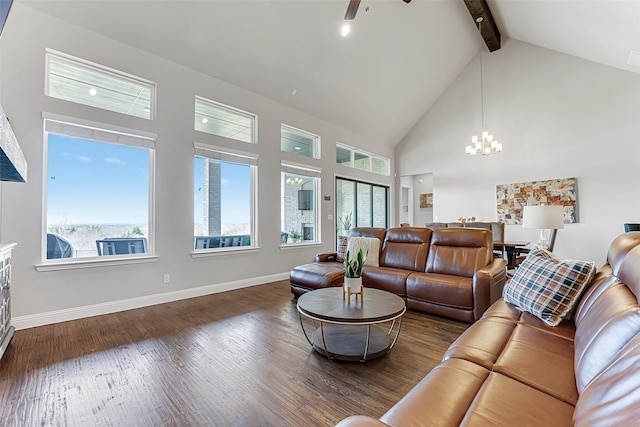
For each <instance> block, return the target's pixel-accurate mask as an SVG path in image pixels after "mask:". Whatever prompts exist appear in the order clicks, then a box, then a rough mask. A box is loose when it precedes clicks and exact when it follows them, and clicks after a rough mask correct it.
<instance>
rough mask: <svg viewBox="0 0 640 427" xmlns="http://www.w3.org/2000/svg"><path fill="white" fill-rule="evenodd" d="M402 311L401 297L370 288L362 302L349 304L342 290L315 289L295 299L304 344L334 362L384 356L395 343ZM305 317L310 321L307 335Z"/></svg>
mask: <svg viewBox="0 0 640 427" xmlns="http://www.w3.org/2000/svg"><path fill="white" fill-rule="evenodd" d="M405 311H407V308H406V305H405V302H404V300H403V299H402V298H400V297H399V296H397V295H395V294H392V293H391V292H386V291H381V290H379V289H373V288H365V289H364V297H363V299H359V300H356V301H354V300H353V299H352V300H351V304H349V303H347V301H346V300H344V299H343V298H342V287H332V288H324V289H317V290H315V291H311V292H307V293H306V294H303V295H301V296H300V297H299V298H298V314H299V317H300V326H302V331H303V332H304V335H305V337H306V338H307V341H309V344H311V345H312V346H313V349H314V350H315V351H317V352H318V353H320V354H324V355H326V356H327V357H328V358H329V359H337V360H348V361H361V362H364V361H366V360H369V359H374V358H376V357H380V356H382V355H383V354H385V353H386V352H387V351H388V350H389V349H390V348H393V346H394V345H395V343H396V341H397V340H398V335H400V327H401V326H402V315H403V314H404V313H405ZM305 318H306V319H311V321H313V326H314V330H313V332H311V333H310V334H309V333H308V332H307V329H305V326H304V322H303V319H305ZM307 323H310V322H307ZM385 324H387V325H385ZM383 326H385V327H384V328H383Z"/></svg>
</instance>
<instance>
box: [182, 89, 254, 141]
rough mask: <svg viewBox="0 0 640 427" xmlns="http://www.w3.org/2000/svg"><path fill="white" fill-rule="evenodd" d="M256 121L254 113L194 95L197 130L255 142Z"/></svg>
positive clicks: (195, 125)
mask: <svg viewBox="0 0 640 427" xmlns="http://www.w3.org/2000/svg"><path fill="white" fill-rule="evenodd" d="M256 122H257V117H256V115H255V114H251V113H248V112H246V111H242V110H239V109H237V108H234V107H230V106H228V105H224V104H220V103H219V102H215V101H211V100H208V99H205V98H201V97H199V96H196V103H195V124H194V128H195V130H197V131H200V132H206V133H210V134H212V135H218V136H223V137H225V138H231V139H235V140H238V141H242V142H249V143H252V144H255V143H256Z"/></svg>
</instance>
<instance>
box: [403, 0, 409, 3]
mask: <svg viewBox="0 0 640 427" xmlns="http://www.w3.org/2000/svg"><path fill="white" fill-rule="evenodd" d="M402 1H403V2H405V3H411V0H402Z"/></svg>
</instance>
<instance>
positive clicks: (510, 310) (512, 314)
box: [482, 298, 522, 321]
mask: <svg viewBox="0 0 640 427" xmlns="http://www.w3.org/2000/svg"><path fill="white" fill-rule="evenodd" d="M520 316H522V311H521V310H519V309H518V307H516V306H515V305H513V304H509V303H508V302H506V301H505V300H504V298H500V299H499V300H498V301H496V302H494V303H493V304H492V305H491V306H490V307H489V308H488V309H487V311H485V312H484V314H483V315H482V319H485V318H488V317H500V318H502V319H509V320H513V321H518V320H519V319H520Z"/></svg>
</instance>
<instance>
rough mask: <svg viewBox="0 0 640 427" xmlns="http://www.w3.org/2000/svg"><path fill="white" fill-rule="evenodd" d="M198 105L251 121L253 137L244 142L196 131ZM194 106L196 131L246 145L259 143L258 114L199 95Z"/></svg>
mask: <svg viewBox="0 0 640 427" xmlns="http://www.w3.org/2000/svg"><path fill="white" fill-rule="evenodd" d="M198 103H202V104H204V105H207V106H209V107H212V108H217V109H219V110H223V111H226V112H227V113H231V114H235V115H237V116H239V117H243V118H246V119H249V120H250V122H251V125H250V126H249V131H250V132H251V136H250V138H249V141H243V140H241V139H237V138H233V137H228V136H224V135H218V134H217V133H211V132H205V131H201V130H198V129H196V127H195V123H196V120H197V117H196V106H197V105H198ZM193 106H194V107H193V108H194V110H193V120H194V122H193V127H194V130H195V131H196V132H202V133H205V134H207V135H214V136H217V137H219V138H225V139H232V140H234V141H239V142H244V143H246V144H257V143H258V115H257V114H254V113H250V112H248V111H244V110H241V109H240V108H236V107H232V106H230V105H226V104H223V103H221V102H217V101H214V100H212V99H207V98H204V97H202V96H198V95H196V97H195V102H194V104H193Z"/></svg>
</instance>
